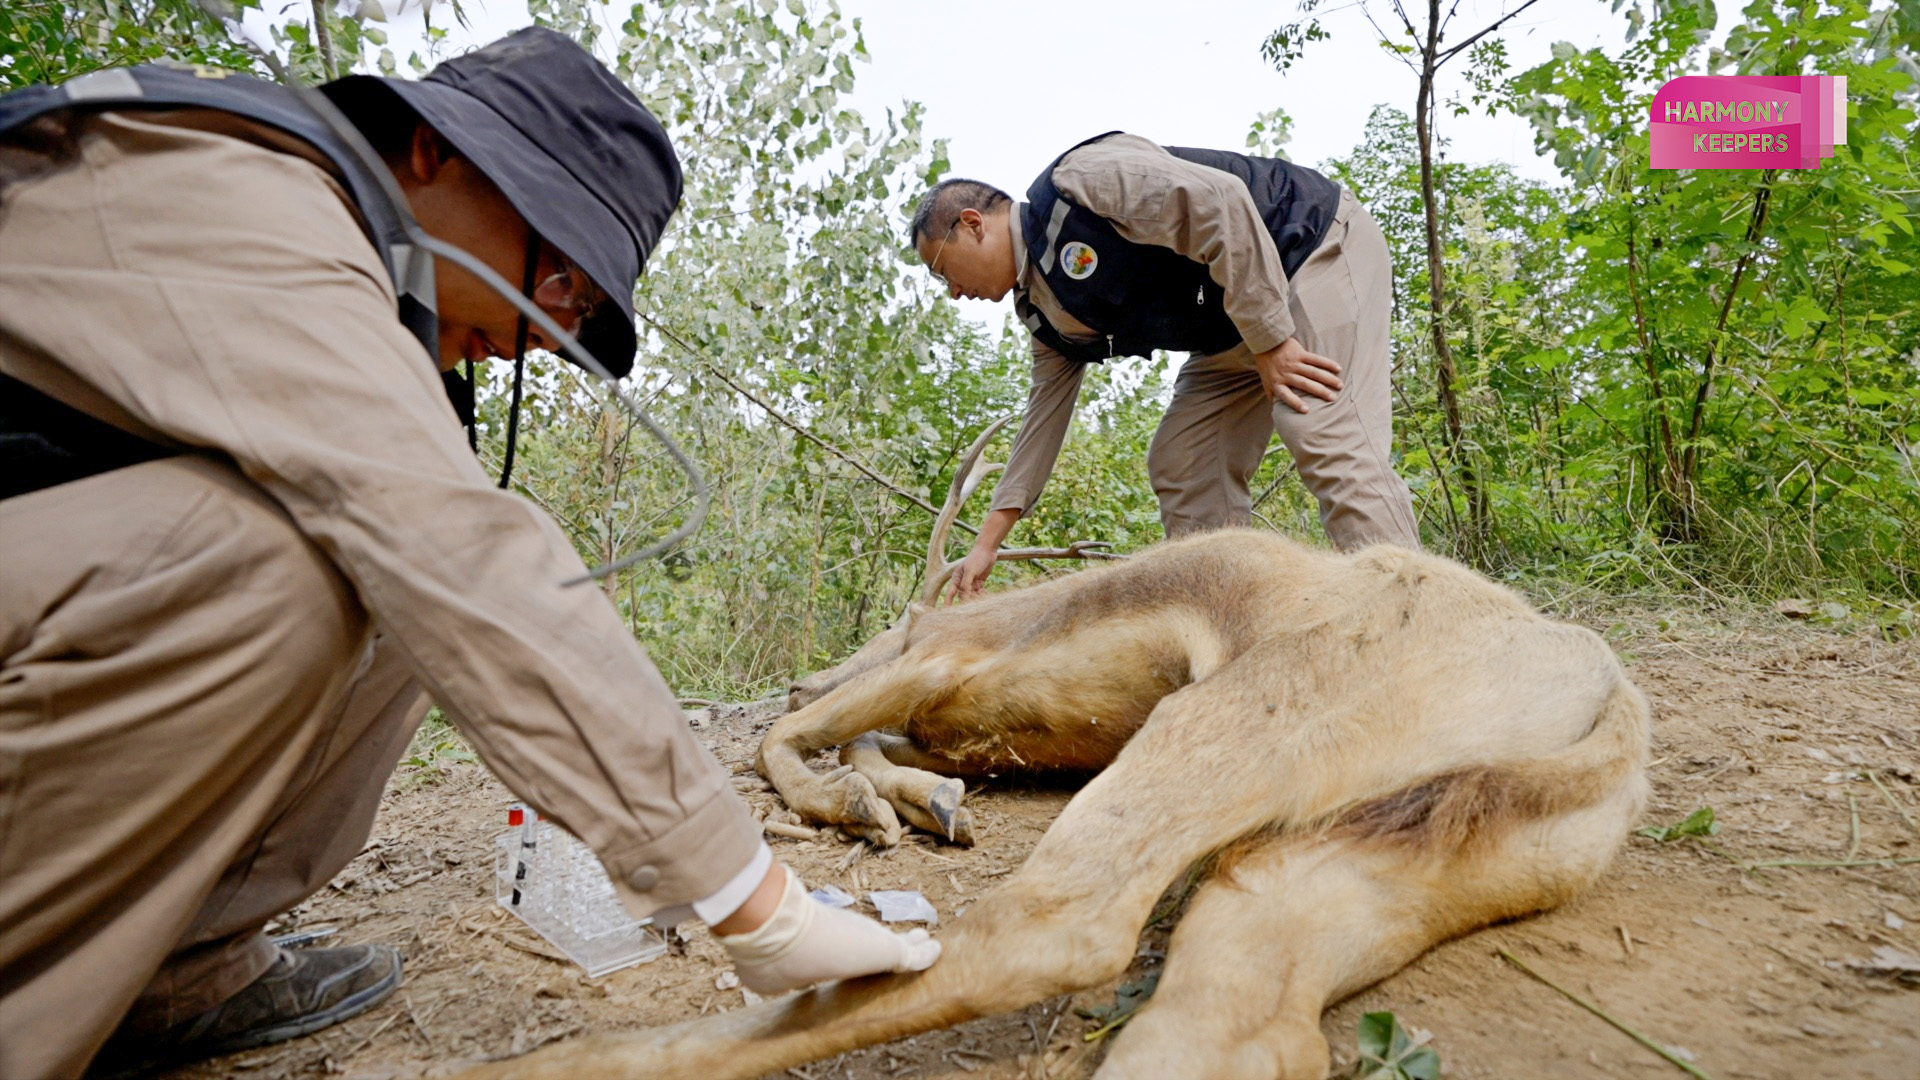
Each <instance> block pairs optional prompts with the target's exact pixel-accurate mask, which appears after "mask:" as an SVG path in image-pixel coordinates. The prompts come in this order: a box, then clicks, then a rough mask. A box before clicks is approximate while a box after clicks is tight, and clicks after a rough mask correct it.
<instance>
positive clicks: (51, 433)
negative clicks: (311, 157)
mask: <svg viewBox="0 0 1920 1080" xmlns="http://www.w3.org/2000/svg"><path fill="white" fill-rule="evenodd" d="M175 108H203V109H219V110H221V111H224V112H230V113H234V114H235V115H238V116H243V117H245V118H247V119H249V120H253V121H257V122H260V123H264V124H268V125H270V126H272V127H275V128H278V129H280V130H282V131H284V132H286V133H287V134H289V135H292V136H294V137H296V138H299V139H301V140H302V141H304V142H306V143H309V144H310V145H312V146H313V147H314V148H315V149H317V150H318V151H319V152H320V153H321V154H322V155H323V156H324V157H326V159H327V160H328V161H329V162H330V163H332V165H333V166H334V169H335V171H336V172H337V173H338V174H339V177H340V179H341V181H342V182H343V185H344V186H345V188H346V190H347V194H348V195H349V197H351V198H352V199H353V202H354V206H355V208H356V209H357V210H358V211H359V214H360V219H361V223H362V226H363V227H364V228H365V230H366V232H367V238H368V239H369V240H371V241H372V242H373V245H374V247H375V248H376V249H377V250H378V251H379V253H380V259H381V262H382V263H383V264H384V265H385V266H386V269H387V274H388V276H389V277H391V278H392V279H393V282H394V291H395V292H396V293H397V294H398V295H399V297H400V308H399V311H398V312H397V313H396V314H397V316H398V318H399V319H400V322H401V323H402V324H403V325H405V326H406V327H407V329H408V330H409V331H411V332H412V334H413V336H414V337H416V338H418V339H419V341H420V344H421V345H422V346H424V347H425V348H426V350H427V355H428V356H429V357H433V356H437V355H438V352H439V346H438V340H437V339H438V321H437V319H436V316H435V315H434V311H433V278H432V276H431V269H432V265H433V262H432V257H431V256H429V255H427V254H426V253H425V252H419V251H417V249H415V248H414V247H413V246H412V244H411V243H410V242H409V241H408V239H407V234H406V230H405V228H404V223H403V219H402V217H401V216H400V213H401V212H400V211H399V210H398V209H397V208H395V207H394V206H393V205H392V204H390V203H389V202H388V201H387V198H386V194H385V192H384V191H383V190H382V188H381V187H380V185H379V182H378V180H377V179H376V174H375V173H373V172H372V170H373V169H378V168H384V167H385V166H384V165H382V164H381V163H380V162H378V161H367V160H365V159H363V158H362V157H361V156H360V155H359V154H358V153H356V152H355V151H354V149H353V147H352V146H350V145H349V144H348V143H347V142H346V140H345V139H343V138H342V137H341V136H339V135H338V134H336V133H335V132H334V130H333V128H331V127H330V126H328V124H327V123H326V122H325V121H324V120H322V119H321V117H320V116H319V115H318V114H317V113H315V112H314V111H312V110H311V109H309V108H308V107H307V106H306V105H304V104H303V103H302V102H301V101H300V99H299V98H298V97H296V96H295V92H294V91H292V90H290V89H288V88H286V87H284V86H280V85H278V84H275V83H270V82H264V81H262V80H259V79H254V78H250V77H248V76H245V75H239V74H235V73H232V72H228V71H224V70H222V69H220V68H209V67H204V66H201V65H195V64H148V65H143V66H141V67H135V68H108V69H106V70H103V71H96V72H93V73H92V74H89V75H83V76H81V77H79V78H77V79H73V80H71V81H68V82H65V83H62V84H60V85H59V86H30V87H27V88H26V89H24V90H16V91H14V92H13V93H11V94H7V95H4V96H0V141H4V140H5V139H6V138H7V136H8V134H9V133H10V132H11V131H13V130H14V129H16V128H18V127H20V126H21V125H24V124H26V123H28V122H30V121H32V120H34V119H37V118H39V117H41V116H45V115H47V114H49V113H55V112H61V111H69V110H78V109H84V110H88V111H96V112H97V111H104V110H108V109H113V110H128V109H175ZM448 392H449V394H450V395H451V396H454V397H455V398H456V401H455V407H456V408H458V407H459V406H460V404H461V402H460V401H458V400H457V398H458V395H459V387H456V386H453V385H452V384H449V387H448ZM468 394H469V397H468V400H467V411H468V412H470V411H471V408H472V405H471V396H470V395H471V391H470V390H469V391H468ZM175 453H178V451H176V450H174V449H173V448H171V447H165V446H160V445H158V444H156V443H152V442H148V441H147V440H145V439H142V438H139V437H138V436H135V435H132V434H129V433H128V432H125V431H122V430H121V429H119V428H117V427H114V426H113V425H111V424H108V423H105V422H103V421H101V420H97V419H95V418H93V417H92V416H89V415H88V414H86V413H84V412H81V411H79V410H77V409H72V408H69V407H68V406H66V405H64V404H62V403H61V402H59V401H57V400H55V399H53V398H51V397H49V396H47V395H45V394H43V393H41V392H40V391H38V390H35V389H34V388H33V387H30V386H28V385H27V384H25V383H23V382H21V381H19V380H17V379H14V378H11V377H9V376H6V375H0V499H4V498H7V497H10V496H13V495H21V494H25V493H26V492H29V491H38V490H40V489H42V488H46V487H52V486H53V485H55V484H62V483H66V482H67V481H70V480H79V479H82V478H84V477H88V476H93V475H96V474H98V473H103V472H107V471H109V470H111V469H117V468H121V467H123V466H127V465H134V464H138V463H140V462H142V461H152V460H154V459H156V458H162V457H168V456H171V455H173V454H175Z"/></svg>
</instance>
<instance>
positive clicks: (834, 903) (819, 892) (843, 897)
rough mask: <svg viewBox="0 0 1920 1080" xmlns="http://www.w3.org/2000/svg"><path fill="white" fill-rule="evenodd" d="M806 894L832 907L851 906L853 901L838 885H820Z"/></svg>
mask: <svg viewBox="0 0 1920 1080" xmlns="http://www.w3.org/2000/svg"><path fill="white" fill-rule="evenodd" d="M807 895H808V896H811V897H813V898H814V899H815V900H818V901H820V902H821V903H823V904H825V905H827V906H828V907H833V908H841V907H852V906H853V905H854V903H855V901H854V899H853V897H852V896H851V895H849V894H848V893H847V891H846V890H845V889H842V888H841V887H840V886H838V885H822V886H820V887H819V888H817V889H815V890H813V891H812V892H810V893H808V894H807Z"/></svg>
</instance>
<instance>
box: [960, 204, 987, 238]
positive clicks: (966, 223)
mask: <svg viewBox="0 0 1920 1080" xmlns="http://www.w3.org/2000/svg"><path fill="white" fill-rule="evenodd" d="M985 222H986V219H985V218H983V217H981V216H980V211H978V210H975V209H973V208H972V207H968V208H967V209H965V210H962V211H960V228H961V229H963V230H965V231H966V232H968V233H971V234H972V235H973V236H974V238H975V239H979V238H980V237H982V236H985V235H986V229H985V228H983V225H984V223H985Z"/></svg>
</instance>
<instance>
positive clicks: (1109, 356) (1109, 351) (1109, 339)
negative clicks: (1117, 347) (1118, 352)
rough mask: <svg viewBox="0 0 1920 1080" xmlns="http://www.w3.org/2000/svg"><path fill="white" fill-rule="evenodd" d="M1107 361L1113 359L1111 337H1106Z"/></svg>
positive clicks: (1109, 335)
mask: <svg viewBox="0 0 1920 1080" xmlns="http://www.w3.org/2000/svg"><path fill="white" fill-rule="evenodd" d="M1107 359H1109V360H1111V359H1113V335H1112V334H1108V335H1107Z"/></svg>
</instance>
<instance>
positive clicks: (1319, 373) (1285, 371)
mask: <svg viewBox="0 0 1920 1080" xmlns="http://www.w3.org/2000/svg"><path fill="white" fill-rule="evenodd" d="M1253 367H1254V370H1255V371H1258V372H1259V373H1260V384H1261V385H1262V386H1264V387H1266V390H1267V397H1268V398H1269V399H1272V400H1275V401H1280V402H1283V403H1285V404H1286V405H1287V407H1288V408H1291V409H1292V410H1293V411H1295V412H1306V411H1307V403H1306V402H1305V401H1302V400H1301V399H1300V394H1302V393H1304V394H1311V395H1312V396H1314V397H1317V398H1320V399H1321V400H1323V401H1332V400H1333V396H1334V395H1335V394H1337V393H1339V391H1340V386H1341V383H1340V365H1339V364H1338V363H1336V362H1334V361H1332V360H1329V359H1327V358H1326V357H1324V356H1320V355H1319V354H1317V353H1310V352H1308V351H1307V348H1306V346H1304V345H1302V344H1300V339H1299V338H1288V339H1287V340H1285V341H1283V342H1281V343H1280V344H1279V346H1278V347H1276V348H1273V349H1270V350H1268V351H1266V352H1263V353H1258V354H1256V355H1255V356H1254V358H1253ZM1296 391H1298V392H1297V393H1296Z"/></svg>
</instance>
